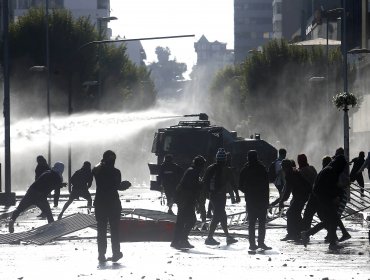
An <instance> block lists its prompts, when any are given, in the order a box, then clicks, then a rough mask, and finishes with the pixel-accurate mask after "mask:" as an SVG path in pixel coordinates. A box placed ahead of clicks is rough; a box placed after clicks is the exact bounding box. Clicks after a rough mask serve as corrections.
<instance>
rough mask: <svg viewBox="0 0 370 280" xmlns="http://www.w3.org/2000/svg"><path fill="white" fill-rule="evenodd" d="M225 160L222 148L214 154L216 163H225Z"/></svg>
mask: <svg viewBox="0 0 370 280" xmlns="http://www.w3.org/2000/svg"><path fill="white" fill-rule="evenodd" d="M226 159H227V156H226V152H225V149H224V148H219V149H218V151H217V153H216V162H225V161H226Z"/></svg>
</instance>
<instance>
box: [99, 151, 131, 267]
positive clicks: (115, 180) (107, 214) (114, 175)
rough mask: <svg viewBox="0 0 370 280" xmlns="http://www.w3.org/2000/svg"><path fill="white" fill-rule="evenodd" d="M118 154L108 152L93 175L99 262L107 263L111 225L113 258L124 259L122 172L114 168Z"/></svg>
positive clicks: (115, 260)
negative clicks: (120, 193)
mask: <svg viewBox="0 0 370 280" xmlns="http://www.w3.org/2000/svg"><path fill="white" fill-rule="evenodd" d="M115 162H116V154H115V153H114V152H113V151H111V150H107V151H105V152H104V154H103V159H102V160H101V161H100V163H99V164H98V165H96V166H95V167H94V168H93V170H92V173H93V175H94V178H95V183H96V194H95V199H94V207H95V218H96V221H97V226H98V230H97V242H98V254H99V256H98V260H99V262H106V261H107V259H106V258H105V253H106V251H107V225H108V223H109V228H110V234H111V246H112V254H113V255H112V258H111V260H112V261H113V262H117V261H118V260H119V259H121V258H122V257H123V254H122V252H121V248H120V241H119V222H120V219H121V210H122V206H121V200H120V199H119V194H118V190H124V189H121V171H119V170H118V169H117V168H115V167H114V164H115Z"/></svg>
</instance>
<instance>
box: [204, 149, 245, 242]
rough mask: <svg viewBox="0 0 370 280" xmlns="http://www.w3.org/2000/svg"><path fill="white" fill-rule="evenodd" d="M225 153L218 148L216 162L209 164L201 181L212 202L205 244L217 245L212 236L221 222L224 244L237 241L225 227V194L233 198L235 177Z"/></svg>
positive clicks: (233, 199)
mask: <svg viewBox="0 0 370 280" xmlns="http://www.w3.org/2000/svg"><path fill="white" fill-rule="evenodd" d="M226 161H227V155H226V152H225V150H224V149H223V148H219V149H218V151H217V153H216V163H214V164H211V165H210V166H209V167H208V168H207V170H206V172H205V175H204V178H203V182H204V184H205V187H206V189H207V191H208V192H209V200H210V203H212V206H213V209H214V214H213V217H212V221H211V224H210V226H209V231H208V237H207V238H206V240H205V244H206V245H219V244H220V242H218V241H216V240H215V239H214V238H213V234H214V232H215V230H216V227H217V225H218V224H219V223H221V227H222V230H223V231H224V233H225V235H226V244H227V245H230V244H233V243H236V242H238V240H236V239H235V238H234V237H232V236H231V235H230V234H229V231H228V229H227V216H226V211H225V206H226V194H227V193H229V195H230V197H231V200H232V201H235V198H234V192H233V190H234V187H235V184H236V182H235V178H234V174H233V171H232V169H231V168H229V167H228V166H227V165H226Z"/></svg>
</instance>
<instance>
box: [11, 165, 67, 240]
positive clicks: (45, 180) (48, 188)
mask: <svg viewBox="0 0 370 280" xmlns="http://www.w3.org/2000/svg"><path fill="white" fill-rule="evenodd" d="M63 171H64V164H63V163H61V162H56V163H55V164H54V166H53V168H52V169H51V170H47V171H45V172H43V173H42V174H41V176H40V177H38V178H37V180H36V181H35V182H34V183H32V184H31V186H30V187H29V188H28V190H27V192H26V194H25V196H24V197H23V198H22V200H21V201H20V203H19V205H18V207H17V208H16V209H15V210H14V212H13V214H12V216H11V218H10V220H9V232H10V233H13V232H14V223H15V221H16V219H17V218H18V216H19V215H20V214H21V213H22V212H24V211H25V210H27V208H28V207H30V206H31V205H36V206H37V207H39V208H40V209H41V211H42V213H44V214H45V215H46V218H47V220H48V223H52V222H53V221H54V218H53V214H52V213H51V209H50V205H49V202H48V200H47V197H48V195H49V194H50V193H51V192H52V190H55V189H60V188H61V187H64V186H65V185H66V184H63V177H62V175H63Z"/></svg>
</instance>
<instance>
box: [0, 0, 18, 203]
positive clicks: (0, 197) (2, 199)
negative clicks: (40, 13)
mask: <svg viewBox="0 0 370 280" xmlns="http://www.w3.org/2000/svg"><path fill="white" fill-rule="evenodd" d="M2 17H3V48H4V49H3V51H4V53H3V77H4V112H3V113H4V135H5V139H4V146H5V151H4V157H5V193H0V205H6V206H10V205H15V193H12V192H11V189H12V188H11V161H10V79H9V0H4V1H3V15H2Z"/></svg>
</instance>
